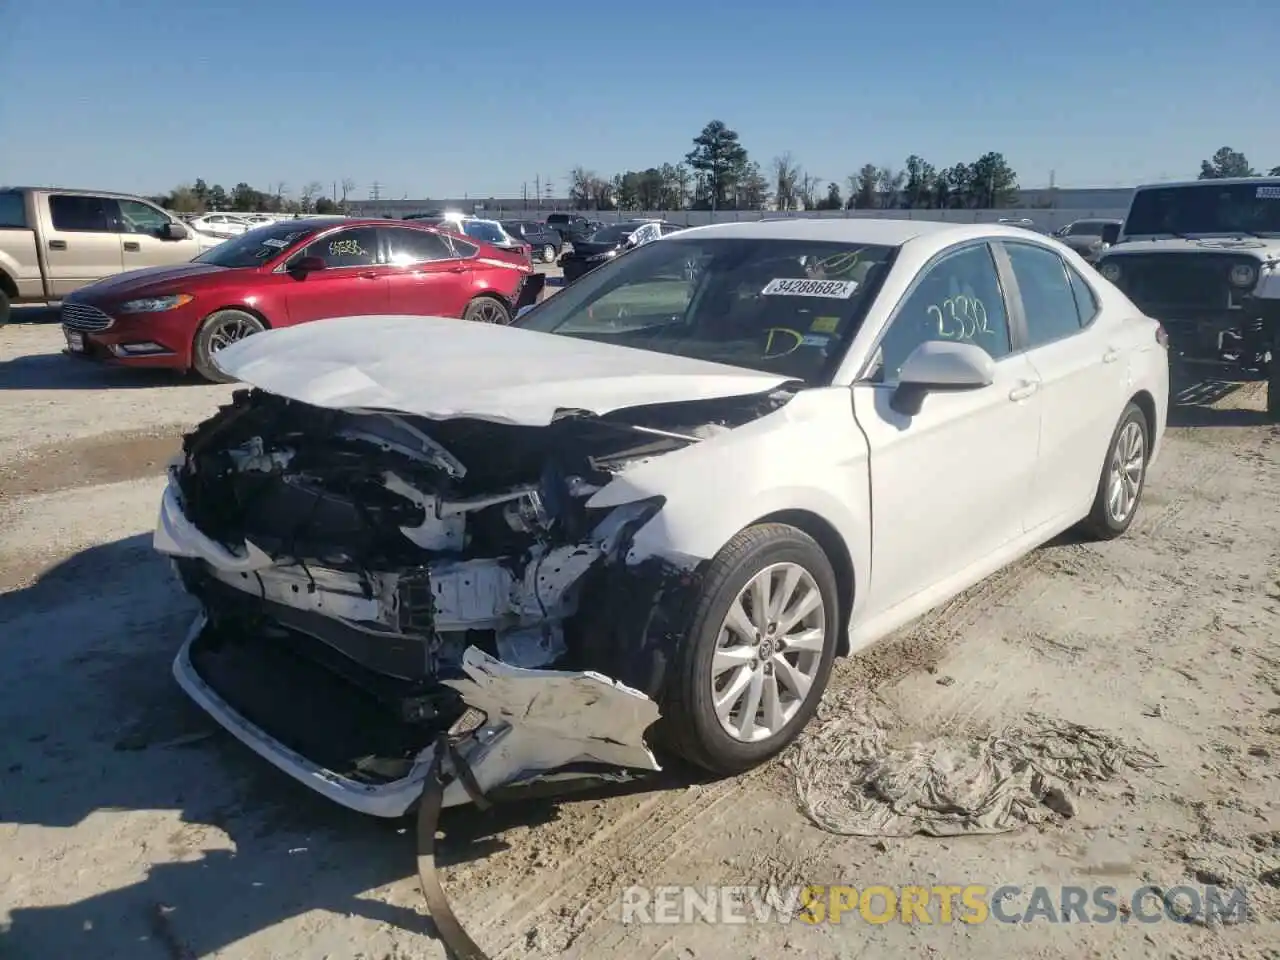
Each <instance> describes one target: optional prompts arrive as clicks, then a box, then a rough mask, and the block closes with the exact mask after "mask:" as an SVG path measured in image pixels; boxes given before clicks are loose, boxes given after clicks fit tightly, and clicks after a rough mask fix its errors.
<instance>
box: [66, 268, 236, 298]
mask: <svg viewBox="0 0 1280 960" xmlns="http://www.w3.org/2000/svg"><path fill="white" fill-rule="evenodd" d="M226 269H227V268H226V267H219V266H216V265H214V264H212V263H178V264H172V265H169V266H163V267H143V268H142V269H141V270H128V271H126V272H124V273H117V274H115V275H114V276H110V277H106V278H104V279H102V280H99V281H98V282H97V283H91V284H88V285H87V286H84V287H81V288H80V289H79V290H77V291H75V293H72V294H71V295H70V296H68V297H67V299H68V300H79V299H81V298H83V299H86V300H92V299H96V298H98V297H110V298H111V299H113V300H115V299H119V298H121V297H132V296H155V295H158V294H169V293H181V292H183V291H181V290H179V289H178V286H179V285H180V282H181V281H184V280H192V279H195V278H197V277H202V276H205V275H207V274H210V273H223V272H224V271H225V270H226Z"/></svg>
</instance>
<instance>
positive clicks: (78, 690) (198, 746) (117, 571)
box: [0, 535, 692, 960]
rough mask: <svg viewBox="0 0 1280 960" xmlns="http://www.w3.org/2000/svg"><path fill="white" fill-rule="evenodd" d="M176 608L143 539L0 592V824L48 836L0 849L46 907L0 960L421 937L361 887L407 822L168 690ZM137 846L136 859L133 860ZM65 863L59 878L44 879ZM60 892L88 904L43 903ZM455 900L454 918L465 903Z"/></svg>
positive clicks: (464, 823) (481, 819) (486, 828)
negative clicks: (385, 815) (374, 933)
mask: <svg viewBox="0 0 1280 960" xmlns="http://www.w3.org/2000/svg"><path fill="white" fill-rule="evenodd" d="M193 614H194V610H193V608H192V606H191V604H190V601H189V600H187V599H186V598H185V597H184V596H182V594H181V593H180V591H179V588H178V586H177V583H176V582H175V580H174V579H173V576H172V574H171V573H170V571H169V568H168V565H167V564H166V563H165V562H164V561H163V560H162V558H161V557H160V556H159V555H157V554H156V553H154V551H153V550H152V548H151V544H150V536H149V535H139V536H133V537H129V538H126V539H123V540H119V541H116V542H113V543H109V544H105V545H101V546H96V547H93V548H90V549H88V550H85V551H83V552H82V553H80V554H78V555H76V556H74V557H71V558H70V559H68V560H66V561H65V562H63V563H61V564H59V565H58V566H56V567H54V568H52V569H50V570H48V571H47V572H45V573H44V574H42V575H41V576H39V577H38V578H37V579H36V580H35V581H34V582H32V583H30V584H29V585H28V586H25V587H22V588H20V589H17V590H14V591H11V592H9V593H5V594H0V727H2V728H3V729H4V730H5V736H4V738H0V771H2V772H0V776H3V779H4V783H5V788H4V789H3V790H0V823H7V824H14V825H17V826H20V827H21V826H42V827H48V828H56V829H53V830H49V831H43V832H37V831H27V832H26V833H25V835H24V836H22V837H21V838H20V837H19V836H18V835H14V834H11V835H10V841H11V842H12V843H13V846H11V848H10V849H11V851H12V854H11V856H12V857H15V858H17V859H18V860H20V861H24V860H25V861H26V862H28V863H29V864H30V867H29V868H23V867H22V866H21V864H19V866H18V868H17V870H21V871H22V873H21V874H20V876H21V878H22V883H21V884H20V885H21V886H23V887H25V888H26V889H29V890H38V891H39V895H40V896H42V897H43V898H44V899H45V900H46V901H48V900H52V901H54V903H53V905H48V906H29V905H27V906H20V907H17V908H16V909H12V908H11V913H10V918H9V920H10V922H9V928H8V930H7V931H6V932H5V933H3V934H0V954H5V955H10V954H8V953H6V952H5V951H4V949H3V947H4V945H8V946H10V948H11V949H12V950H13V951H14V952H13V954H12V955H13V956H45V957H74V956H86V957H90V956H91V957H94V958H95V960H111V958H116V957H119V958H121V960H147V958H149V957H157V958H165V957H167V958H169V960H173V958H186V957H196V956H206V955H208V954H210V953H213V952H216V951H218V950H220V949H222V948H225V947H227V946H228V945H230V944H233V943H236V942H238V941H240V940H243V939H244V938H246V937H250V936H252V935H254V934H255V933H257V932H259V931H263V930H266V929H269V928H271V927H273V926H275V925H276V924H279V923H281V922H284V921H287V920H290V919H293V918H298V917H301V916H302V915H304V914H307V913H310V912H312V911H325V912H328V913H331V914H334V915H336V916H339V917H347V916H351V917H359V918H363V919H365V920H368V921H372V922H373V923H375V924H378V925H390V926H392V927H397V928H400V929H402V930H404V931H408V932H410V933H416V934H420V935H423V936H434V928H433V926H432V924H431V921H430V918H429V917H428V916H427V915H426V910H425V907H423V906H420V905H419V904H418V902H417V898H418V893H417V885H416V883H414V884H413V886H412V887H411V888H410V889H412V891H413V893H412V894H408V893H407V892H406V890H405V889H404V888H400V889H399V891H398V893H397V894H396V896H395V899H398V900H399V901H400V902H399V903H392V902H388V901H387V900H385V899H381V898H379V896H378V895H377V894H376V893H374V891H377V890H379V888H384V887H386V886H387V885H389V884H394V883H397V882H399V881H404V880H406V879H407V878H412V877H413V876H414V874H415V871H416V863H415V852H414V824H413V822H412V821H411V820H395V821H388V820H379V819H375V818H372V817H364V816H361V815H358V814H355V813H352V812H349V811H347V810H345V809H343V808H341V807H338V806H337V805H335V804H333V803H331V802H329V801H326V800H324V799H323V798H321V797H319V796H317V795H315V794H313V793H312V792H311V791H309V790H307V789H306V788H305V787H303V786H302V785H301V784H298V783H296V782H294V781H293V780H292V779H290V778H289V777H287V776H285V775H284V774H283V773H281V772H279V771H277V770H275V769H274V768H273V767H271V766H270V765H269V764H267V763H266V762H265V761H263V760H262V759H260V758H259V757H257V756H256V755H255V754H253V753H252V752H251V751H250V750H249V749H248V748H247V747H245V746H244V745H242V744H241V743H239V742H238V741H236V740H234V739H233V738H232V737H231V736H230V735H229V734H227V733H225V732H224V731H222V729H221V728H220V727H218V726H217V725H216V724H215V723H214V722H213V721H212V720H211V719H209V718H208V717H207V716H206V715H205V714H204V713H203V712H202V711H201V710H200V709H199V708H198V707H196V706H195V705H194V704H193V703H191V702H190V701H189V700H188V699H187V697H186V696H185V694H183V693H182V691H181V690H180V689H179V688H178V686H177V684H176V682H175V681H174V680H173V678H172V674H171V672H170V670H171V661H172V658H173V655H174V653H175V652H176V650H177V647H178V646H179V644H180V642H181V639H182V636H183V634H184V632H185V628H186V626H187V624H188V623H189V622H190V620H191V618H192V616H193ZM691 779H692V778H691V777H689V776H685V775H684V774H682V773H679V772H677V773H672V774H667V775H660V778H659V779H655V780H653V781H646V782H644V783H633V784H631V785H619V786H609V787H599V788H595V789H593V790H591V791H584V792H581V793H576V794H573V796H574V797H576V798H581V799H590V798H592V797H596V798H598V797H603V796H609V795H615V796H616V795H618V794H619V793H625V792H631V791H651V790H654V789H664V788H668V787H673V788H683V787H687V786H688V785H689V783H690V782H691ZM558 810H559V803H558V802H557V801H556V800H555V799H546V798H529V799H524V800H521V801H520V802H516V803H510V804H503V805H499V806H497V807H495V808H494V809H493V810H491V811H488V812H485V813H481V812H479V811H477V810H475V809H473V808H462V809H457V810H447V811H445V813H444V816H443V818H442V823H441V830H442V831H443V833H444V838H443V840H441V841H440V842H439V844H438V848H437V859H438V862H440V863H441V864H443V865H445V866H450V865H455V864H459V863H463V862H466V861H474V860H477V859H483V858H487V857H490V856H493V855H495V854H497V853H500V852H501V851H503V850H504V849H507V847H508V844H507V843H506V841H504V839H503V834H504V832H505V831H507V830H510V829H512V828H516V827H528V826H535V827H536V826H537V825H539V824H542V823H546V822H551V821H554V820H555V819H556V818H557V817H558ZM102 816H105V817H109V818H110V820H109V821H107V822H106V823H101V822H100V823H98V824H96V825H95V824H94V823H92V820H93V819H94V818H95V817H102ZM131 817H132V818H136V819H135V820H134V822H133V823H132V824H130V823H128V819H129V818H131ZM140 836H145V837H146V848H147V850H146V851H145V852H140V851H138V850H136V849H134V848H133V846H132V844H133V843H134V842H136V841H137V839H138V838H139V837H140ZM125 844H128V846H126V845H125ZM64 857H65V858H66V860H67V861H68V862H67V864H66V866H65V867H63V868H62V869H63V870H66V871H68V872H67V873H65V874H64V873H59V872H55V868H52V867H50V866H47V865H48V864H51V863H55V862H57V861H60V860H62V859H63V858H64ZM131 864H140V867H139V869H141V870H142V871H144V872H143V873H142V874H141V876H139V874H138V870H137V869H134V868H133V867H132V866H131ZM15 872H16V871H15ZM85 877H90V878H97V879H89V880H85V879H84V878H85ZM62 882H67V883H76V884H80V885H81V886H80V889H81V890H84V889H86V888H87V889H94V888H96V889H98V890H99V892H96V893H93V894H92V895H90V896H86V897H81V898H76V899H73V900H71V902H63V903H59V902H57V901H58V900H59V899H60V892H59V885H60V883H62ZM446 887H447V881H446ZM456 906H457V909H458V911H459V914H460V915H461V916H462V917H463V919H464V923H465V922H466V920H465V918H466V916H467V915H468V914H469V913H471V911H472V910H473V909H474V905H473V904H468V903H459V904H457V905H456ZM472 915H474V914H472ZM312 926H314V924H312ZM348 933H350V935H352V936H353V937H354V936H355V935H356V933H355V931H354V930H352V931H348ZM344 936H345V934H344ZM424 946H425V945H424ZM304 949H305V948H304Z"/></svg>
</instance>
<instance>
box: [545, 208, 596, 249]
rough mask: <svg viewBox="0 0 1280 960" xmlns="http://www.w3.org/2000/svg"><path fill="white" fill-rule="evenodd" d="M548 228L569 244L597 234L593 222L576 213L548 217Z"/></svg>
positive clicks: (554, 214) (556, 214) (555, 214)
mask: <svg viewBox="0 0 1280 960" xmlns="http://www.w3.org/2000/svg"><path fill="white" fill-rule="evenodd" d="M547 226H548V227H550V228H551V229H552V230H555V231H556V232H558V233H559V234H560V236H561V237H562V238H563V239H564V240H565V241H566V242H568V243H577V242H578V241H580V240H585V239H587V237H589V236H591V234H593V233H595V228H593V227H592V225H591V221H590V220H588V219H587V218H586V217H584V216H581V215H579V214H576V213H553V214H551V216H549V217H547Z"/></svg>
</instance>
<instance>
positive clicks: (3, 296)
mask: <svg viewBox="0 0 1280 960" xmlns="http://www.w3.org/2000/svg"><path fill="white" fill-rule="evenodd" d="M11 314H12V307H11V306H10V304H9V295H8V294H7V293H5V292H4V291H3V290H0V327H3V326H4V325H5V324H6V323H8V322H9V317H10V315H11Z"/></svg>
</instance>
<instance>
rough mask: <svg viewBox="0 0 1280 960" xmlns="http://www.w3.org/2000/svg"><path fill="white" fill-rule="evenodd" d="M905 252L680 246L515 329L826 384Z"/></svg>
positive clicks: (814, 246) (742, 242)
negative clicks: (893, 265)
mask: <svg viewBox="0 0 1280 960" xmlns="http://www.w3.org/2000/svg"><path fill="white" fill-rule="evenodd" d="M897 249H898V248H897V247H884V246H858V245H856V244H848V243H831V242H818V241H809V240H760V239H746V238H736V237H735V238H714V237H711V238H687V239H675V238H672V239H668V240H664V241H663V242H662V243H650V244H646V245H644V246H642V247H637V248H636V249H635V250H633V251H631V252H629V253H627V254H625V255H624V256H622V257H619V258H618V259H617V260H615V261H613V262H612V263H609V264H606V265H605V266H603V267H600V268H598V269H596V270H593V271H592V272H591V273H589V274H587V275H586V276H585V277H583V278H582V279H581V280H579V281H578V282H577V283H575V284H573V285H572V286H569V287H567V288H565V289H564V290H563V291H562V292H560V293H558V294H556V295H555V296H554V297H550V298H549V299H547V300H544V301H543V302H542V303H541V304H539V305H538V306H537V307H535V308H534V309H533V310H531V311H529V312H528V313H526V314H525V315H524V316H523V317H521V318H520V320H518V321H517V322H516V324H515V325H516V326H519V327H524V328H527V329H530V330H540V331H543V332H544V333H556V334H560V335H561V336H566V337H580V338H582V339H585V340H598V341H601V342H604V343H614V344H618V345H620V346H625V347H635V348H638V349H642V350H653V351H656V352H658V353H669V354H677V355H680V356H686V357H697V358H698V359H701V360H711V361H714V362H716V363H727V364H732V365H734V366H739V367H747V368H750V369H753V370H762V371H765V372H767V373H776V374H781V375H783V376H787V377H794V378H795V379H797V380H803V381H805V382H806V383H809V384H815V385H816V384H823V383H827V382H829V381H830V378H831V375H832V374H833V373H834V372H835V368H836V366H837V365H838V364H839V362H840V359H841V357H843V356H844V353H845V350H846V349H847V348H848V346H849V344H850V342H851V341H852V340H853V337H854V335H855V334H856V333H857V331H858V328H859V326H860V325H861V324H862V318H863V316H864V314H865V313H866V309H867V307H868V306H869V305H870V304H871V302H872V300H874V299H875V295H876V291H877V290H878V289H879V287H880V283H881V281H882V280H883V277H884V274H885V273H886V272H887V270H888V267H889V265H890V263H891V262H892V258H893V255H894V253H895V252H896V251H897Z"/></svg>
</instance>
